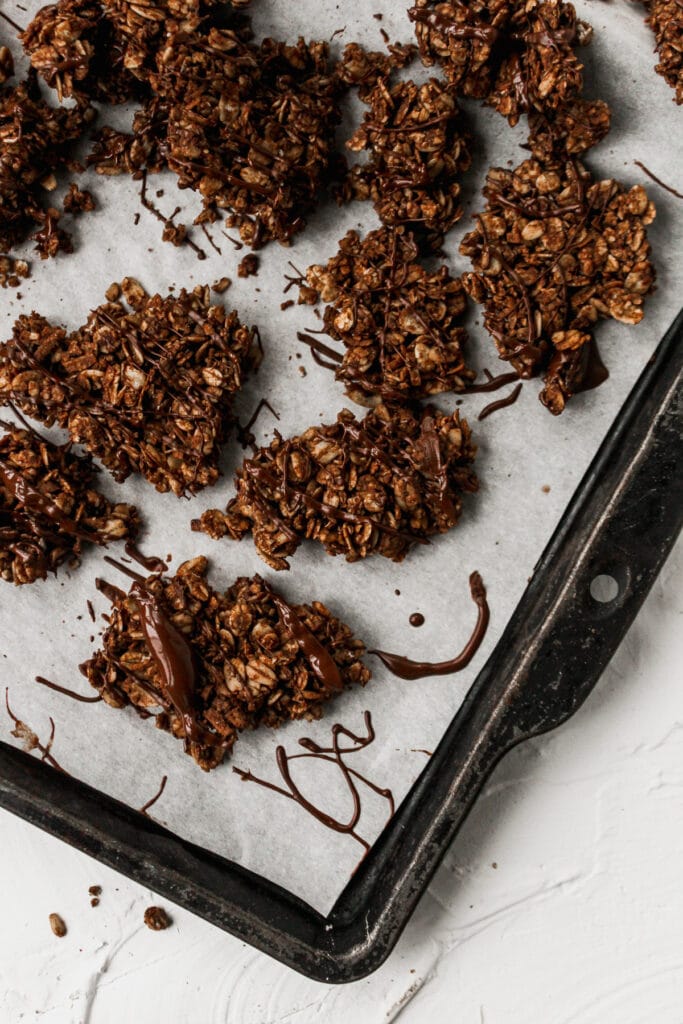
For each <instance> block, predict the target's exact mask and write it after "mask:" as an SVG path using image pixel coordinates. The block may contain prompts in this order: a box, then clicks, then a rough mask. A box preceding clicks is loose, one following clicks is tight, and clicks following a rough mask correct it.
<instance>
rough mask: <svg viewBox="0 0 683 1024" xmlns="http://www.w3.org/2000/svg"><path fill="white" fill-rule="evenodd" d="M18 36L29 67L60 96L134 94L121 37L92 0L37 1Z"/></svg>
mask: <svg viewBox="0 0 683 1024" xmlns="http://www.w3.org/2000/svg"><path fill="white" fill-rule="evenodd" d="M147 24H155V25H156V24H157V22H156V21H153V22H150V21H148V22H147ZM21 41H22V44H23V47H24V50H25V51H26V53H27V54H28V56H29V57H30V59H31V65H32V67H33V68H34V69H35V70H36V71H37V72H38V74H39V75H40V76H41V78H43V79H44V81H45V82H46V84H47V85H48V86H49V87H50V88H51V89H54V90H55V91H56V93H57V97H58V98H59V101H60V102H61V101H62V99H64V98H72V97H74V98H77V99H79V100H84V101H86V102H90V101H91V100H96V101H99V102H108V103H123V102H125V101H126V100H128V99H131V98H132V97H133V96H134V95H135V87H136V82H135V79H134V78H133V76H132V75H131V74H130V72H129V71H128V70H127V68H126V66H125V62H124V52H123V46H122V40H121V38H120V36H118V35H117V33H116V32H115V30H114V26H113V24H112V22H111V21H110V20H109V18H107V17H106V16H105V13H104V8H103V4H102V3H100V2H98V0H58V2H57V3H55V4H48V5H47V6H45V7H41V9H40V10H39V11H38V13H37V14H36V16H35V18H34V19H33V20H32V21H31V22H30V24H29V25H28V26H27V28H26V30H25V31H24V32H23V33H22V36H21Z"/></svg>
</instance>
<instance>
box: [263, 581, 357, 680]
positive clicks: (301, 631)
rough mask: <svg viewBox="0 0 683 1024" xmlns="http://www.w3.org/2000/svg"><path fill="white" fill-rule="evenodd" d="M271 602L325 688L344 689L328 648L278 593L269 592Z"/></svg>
mask: <svg viewBox="0 0 683 1024" xmlns="http://www.w3.org/2000/svg"><path fill="white" fill-rule="evenodd" d="M271 598H272V601H273V604H274V605H275V607H276V608H277V611H278V615H279V616H280V622H281V623H282V625H283V627H284V628H285V629H286V630H287V632H288V633H289V634H290V636H292V637H293V638H294V639H295V640H296V642H297V643H298V645H299V647H300V649H301V651H302V653H303V654H304V656H305V657H306V659H307V660H308V663H309V664H310V666H311V668H312V669H313V672H314V673H315V675H316V676H317V677H318V679H319V680H320V682H321V683H322V684H323V686H324V687H325V688H326V689H327V690H337V691H341V690H343V689H344V683H343V682H342V677H341V673H340V671H339V668H338V667H337V664H336V662H335V660H334V658H333V657H332V655H331V654H330V652H329V651H328V650H326V649H325V648H324V647H323V645H322V644H321V643H320V641H319V640H318V639H317V638H316V637H315V636H314V635H313V633H311V631H310V629H307V628H306V626H304V624H303V622H302V621H301V619H300V618H299V616H298V615H297V614H296V612H295V611H294V609H293V608H291V607H290V605H288V604H287V602H286V601H284V600H283V599H282V598H281V597H280V596H279V594H276V593H275V592H274V591H272V592H271Z"/></svg>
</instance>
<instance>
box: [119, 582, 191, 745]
mask: <svg viewBox="0 0 683 1024" xmlns="http://www.w3.org/2000/svg"><path fill="white" fill-rule="evenodd" d="M130 596H131V597H132V598H133V599H134V601H135V603H136V604H137V606H138V615H139V618H140V628H141V629H142V632H143V634H144V637H145V640H146V642H147V646H148V648H149V653H150V654H151V656H152V660H153V661H154V664H155V665H156V667H157V670H158V672H159V675H160V677H161V685H162V689H163V691H164V693H165V694H166V696H167V697H168V699H169V700H170V702H171V704H172V705H173V707H174V708H175V710H176V712H177V713H178V715H179V716H180V719H181V721H182V723H183V729H184V731H185V738H186V740H192V741H193V742H195V743H199V742H201V741H202V736H203V732H202V730H201V729H200V728H199V726H198V724H197V718H196V713H195V709H194V693H195V689H196V686H197V675H196V671H195V666H194V657H193V655H192V648H191V647H190V645H189V644H188V642H187V640H186V639H185V637H184V636H183V635H182V633H180V632H179V631H178V630H177V629H176V628H175V626H174V625H173V623H172V622H170V621H169V619H167V618H166V616H165V615H164V613H163V612H162V610H161V608H160V607H159V602H158V601H157V599H156V598H155V597H154V595H153V594H151V593H150V591H149V590H147V589H146V587H145V586H144V584H142V583H139V582H135V583H134V584H133V586H132V587H131V590H130Z"/></svg>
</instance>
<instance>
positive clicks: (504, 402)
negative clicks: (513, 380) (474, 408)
mask: <svg viewBox="0 0 683 1024" xmlns="http://www.w3.org/2000/svg"><path fill="white" fill-rule="evenodd" d="M521 392H522V382H521V381H520V382H519V384H518V385H517V387H515V388H513V389H512V391H511V392H510V394H509V395H506V396H505V398H499V399H498V401H497V402H489V404H488V405H485V406H484V408H483V409H482V410H481V412H480V413H479V415H478V416H477V419H478V420H485V419H486V417H487V416H490V415H491V413H492V412H497V411H498V409H506V408H507V406H508V405H514V404H515V402H516V401H517V399H518V398H519V396H520V394H521Z"/></svg>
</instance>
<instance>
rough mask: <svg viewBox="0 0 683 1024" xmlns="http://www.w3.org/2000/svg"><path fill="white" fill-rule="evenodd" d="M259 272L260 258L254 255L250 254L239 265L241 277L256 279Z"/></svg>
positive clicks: (238, 270)
mask: <svg viewBox="0 0 683 1024" xmlns="http://www.w3.org/2000/svg"><path fill="white" fill-rule="evenodd" d="M258 271H259V258H258V256H255V255H254V254H253V253H248V255H246V256H244V257H243V259H241V260H240V262H239V263H238V265H237V273H238V275H239V277H256V275H257V274H258Z"/></svg>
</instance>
